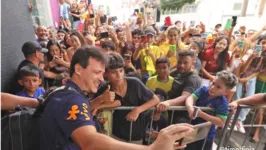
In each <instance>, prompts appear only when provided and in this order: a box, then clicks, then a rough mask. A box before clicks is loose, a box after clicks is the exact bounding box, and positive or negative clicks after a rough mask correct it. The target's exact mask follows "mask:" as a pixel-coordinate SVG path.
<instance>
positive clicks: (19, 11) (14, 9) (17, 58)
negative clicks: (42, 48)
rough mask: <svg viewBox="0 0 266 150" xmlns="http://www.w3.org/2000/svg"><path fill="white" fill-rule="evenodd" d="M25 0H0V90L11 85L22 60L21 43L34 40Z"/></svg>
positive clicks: (5, 90)
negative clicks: (0, 42)
mask: <svg viewBox="0 0 266 150" xmlns="http://www.w3.org/2000/svg"><path fill="white" fill-rule="evenodd" d="M27 2H28V1H27V0H3V1H1V5H2V6H1V9H2V10H1V12H2V13H1V14H2V15H1V28H2V30H1V31H2V33H1V41H2V44H1V91H2V92H7V91H9V90H10V89H12V87H11V86H10V83H11V82H12V80H14V77H15V72H16V69H17V66H18V65H19V63H20V62H21V61H22V60H24V56H23V53H22V51H21V47H22V45H23V43H25V42H27V41H31V40H34V29H33V25H32V19H31V16H30V13H29V9H28V3H27Z"/></svg>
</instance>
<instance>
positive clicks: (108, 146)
mask: <svg viewBox="0 0 266 150" xmlns="http://www.w3.org/2000/svg"><path fill="white" fill-rule="evenodd" d="M192 132H193V127H192V126H191V125H189V124H175V125H171V126H168V127H166V128H164V129H162V130H161V131H160V133H159V135H158V137H157V139H156V140H155V142H153V143H152V144H151V145H149V146H144V145H137V144H131V143H125V142H121V141H117V140H115V139H112V138H111V137H108V136H106V135H104V134H100V133H97V131H96V129H95V127H93V126H89V125H87V126H82V127H79V128H77V129H75V130H74V131H73V132H72V135H71V139H72V140H73V141H74V142H75V143H76V144H77V145H78V146H79V147H80V149H81V150H125V149H126V150H162V149H165V150H169V149H173V148H174V149H181V148H184V146H177V145H176V144H174V143H175V141H176V140H179V139H181V138H183V137H184V136H186V135H188V134H191V133H192ZM99 142H100V143H101V144H97V143H99Z"/></svg>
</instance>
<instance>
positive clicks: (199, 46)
mask: <svg viewBox="0 0 266 150" xmlns="http://www.w3.org/2000/svg"><path fill="white" fill-rule="evenodd" d="M203 49H204V44H203V42H201V41H199V40H194V41H192V42H191V43H190V45H189V50H192V51H194V52H195V55H196V57H195V59H196V60H195V62H196V63H195V70H196V71H197V72H198V73H199V72H200V69H201V60H200V57H201V56H200V55H201V53H202V51H203Z"/></svg>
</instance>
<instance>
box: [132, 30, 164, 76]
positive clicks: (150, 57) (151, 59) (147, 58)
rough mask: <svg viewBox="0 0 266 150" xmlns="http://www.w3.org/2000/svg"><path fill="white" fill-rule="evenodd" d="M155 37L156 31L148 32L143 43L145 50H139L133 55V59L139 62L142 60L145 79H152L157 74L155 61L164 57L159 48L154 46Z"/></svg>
mask: <svg viewBox="0 0 266 150" xmlns="http://www.w3.org/2000/svg"><path fill="white" fill-rule="evenodd" d="M154 37H155V31H154V30H150V29H149V30H146V31H145V36H144V38H143V41H142V43H143V44H144V45H143V48H142V49H137V50H136V51H135V53H134V54H133V59H134V60H137V59H138V58H140V62H141V67H142V72H143V73H142V75H143V76H145V77H150V76H152V75H154V74H155V72H156V70H155V61H156V59H157V58H159V57H160V56H162V52H160V49H159V47H158V46H155V45H153V43H154Z"/></svg>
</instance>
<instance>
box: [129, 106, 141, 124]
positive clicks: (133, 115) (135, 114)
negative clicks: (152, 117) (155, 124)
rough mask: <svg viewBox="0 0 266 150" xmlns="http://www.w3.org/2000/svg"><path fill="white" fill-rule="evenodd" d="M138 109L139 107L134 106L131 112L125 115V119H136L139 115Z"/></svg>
mask: <svg viewBox="0 0 266 150" xmlns="http://www.w3.org/2000/svg"><path fill="white" fill-rule="evenodd" d="M139 114H140V111H139V109H138V108H137V107H136V108H134V109H133V110H132V111H131V112H129V113H128V114H127V116H126V119H127V120H128V121H136V120H137V119H138V117H139Z"/></svg>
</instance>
